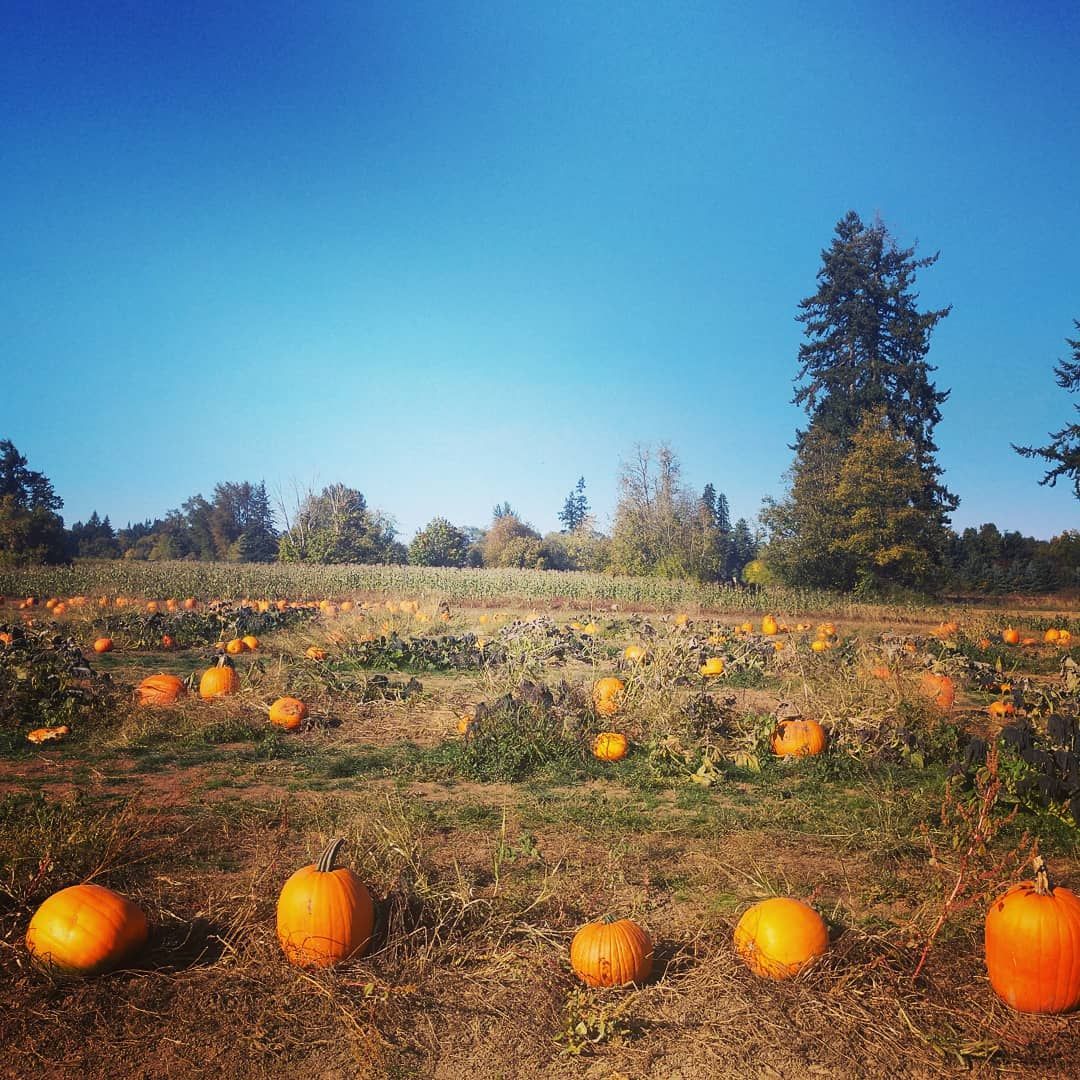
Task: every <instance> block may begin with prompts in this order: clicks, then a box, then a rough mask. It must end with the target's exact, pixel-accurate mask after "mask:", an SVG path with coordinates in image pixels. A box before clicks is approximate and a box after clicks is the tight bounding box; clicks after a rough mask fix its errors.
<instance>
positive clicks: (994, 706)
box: [986, 701, 1016, 720]
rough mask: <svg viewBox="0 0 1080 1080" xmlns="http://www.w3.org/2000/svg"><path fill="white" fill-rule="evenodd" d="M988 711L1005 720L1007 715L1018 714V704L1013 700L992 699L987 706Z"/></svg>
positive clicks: (993, 715)
mask: <svg viewBox="0 0 1080 1080" xmlns="http://www.w3.org/2000/svg"><path fill="white" fill-rule="evenodd" d="M986 711H987V712H988V713H989V714H990V715H991V716H992V717H993V718H994V719H995V720H1004V719H1005V717H1006V716H1014V715H1015V714H1016V706H1015V705H1014V704H1013V703H1012V702H1011V701H991V702H990V704H989V705H987V707H986Z"/></svg>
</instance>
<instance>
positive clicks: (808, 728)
mask: <svg viewBox="0 0 1080 1080" xmlns="http://www.w3.org/2000/svg"><path fill="white" fill-rule="evenodd" d="M824 749H825V729H824V728H823V727H822V726H821V725H820V724H819V723H818V722H817V721H816V720H781V721H780V723H779V724H777V725H776V731H775V732H774V733H773V737H772V750H773V753H774V754H776V755H777V757H814V756H815V755H817V754H820V753H821V751H822V750H824Z"/></svg>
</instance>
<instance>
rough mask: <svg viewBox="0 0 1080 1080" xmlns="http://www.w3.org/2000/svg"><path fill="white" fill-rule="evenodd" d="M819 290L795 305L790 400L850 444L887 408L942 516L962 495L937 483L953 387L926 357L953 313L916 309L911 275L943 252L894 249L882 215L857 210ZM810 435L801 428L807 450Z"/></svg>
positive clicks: (829, 256)
mask: <svg viewBox="0 0 1080 1080" xmlns="http://www.w3.org/2000/svg"><path fill="white" fill-rule="evenodd" d="M821 255H822V267H821V269H820V270H819V271H818V275H817V278H818V289H817V292H816V293H814V295H813V296H808V297H806V298H805V299H804V300H802V301H801V302H800V304H799V308H800V314H799V315H798V316H797V320H798V321H799V322H801V323H802V324H803V326H804V333H805V336H806V338H807V340H806V341H805V342H804V343H803V344H802V345H800V346H799V372H798V375H797V376H796V382H797V383H800V385H798V386H797V387H796V392H795V398H794V402H795V404H797V405H802V406H803V407H804V409H805V410H806V412H807V415H808V416H809V418H810V426H811V427H814V428H819V429H822V430H824V431H826V432H828V433H829V434H831V435H835V436H837V437H838V438H839V440H840V445H841V448H842V449H843V450H844V451H846V450H848V449H849V448H850V445H851V441H852V439H853V438H854V436H855V432H856V431H858V429H859V426H860V425H861V424H862V422H863V418H864V416H865V414H866V413H867V412H868V411H869V410H871V409H879V408H880V409H884V410H885V415H886V417H887V419H888V421H889V424H890V425H891V426H892V427H893V428H894V429H895V430H896V431H897V432H899V433H900V434H901V435H903V436H906V437H907V438H908V439H910V440H911V442H912V443H913V444H914V447H915V454H916V462H917V464H918V466H919V468H920V470H921V472H922V477H923V484H922V486H923V495H922V498H921V500H920V502H921V504H922V505H921V508H922V509H923V510H924V511H926V512H927V513H932V514H939V515H943V514H946V513H948V512H949V511H952V510H955V509H956V507H957V505H958V502H959V500H958V499H957V498H956V497H955V496H954V495H952V494H951V493H950V492H948V491H947V490H946V489H945V487H944V486H943V485H942V484H941V482H940V476H941V469H940V468H939V467H938V465H937V463H936V460H935V458H934V455H935V454H936V452H937V446H936V445H935V444H934V440H933V431H934V427H935V426H936V425H937V423H938V422H939V421H940V420H941V411H940V409H939V406H940V405H941V404H942V403H943V402H944V401H945V400H946V398H947V397H948V396H949V392H948V391H947V390H945V391H939V390H938V389H937V388H936V387H935V386H934V384H933V383H932V382H931V381H930V374H931V372H933V371H935V370H936V369H935V368H934V367H932V366H931V365H930V364H928V363H927V361H926V355H927V353H928V352H929V351H930V335H931V333H932V332H933V330H934V327H935V326H937V324H938V323H939V322H940V321H941V320H942V319H944V318H945V317H946V316H947V315H948V314H949V312H950V311H951V310H952V308H951V305H950V306H949V307H944V308H939V309H938V310H936V311H919V310H918V308H917V301H918V294H917V293H916V292H915V291H914V284H915V275H916V272H917V271H919V270H923V269H925V268H927V267H930V266H933V265H934V263H936V262H937V260H938V256H937V255H936V254H935V255H931V256H929V257H927V258H922V259H917V258H915V249H914V248H913V247H911V248H898V247H897V246H896V242H895V241H894V240H893V238H892V236H890V234H889V231H888V229H887V228H886V227H885V225H884V223H883V222H881V221H880V220H878V221H875V222H874V224H873V225H869V226H868V225H865V224H863V222H862V220H861V219H860V217H859V215H858V214H857V213H855V211H854V210H852V211H849V212H848V213H847V214H846V215H845V216H844V217H843V218H842V219H841V220H840V221H839V222H838V223H837V225H836V235H835V237H834V239H833V242H832V245H831V246H830V247H829V248H828V249H827V250H825V251H823V252H822V253H821ZM805 437H806V433H805V432H799V433H798V434H797V437H796V438H797V441H796V450H799V449H801V447H802V444H803V440H804V439H805Z"/></svg>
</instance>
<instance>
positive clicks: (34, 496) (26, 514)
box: [0, 439, 68, 565]
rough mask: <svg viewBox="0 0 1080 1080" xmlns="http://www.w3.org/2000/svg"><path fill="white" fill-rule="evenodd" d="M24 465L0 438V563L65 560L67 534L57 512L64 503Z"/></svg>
mask: <svg viewBox="0 0 1080 1080" xmlns="http://www.w3.org/2000/svg"><path fill="white" fill-rule="evenodd" d="M27 464H28V463H27V460H26V458H25V457H23V455H22V454H20V453H19V451H18V450H17V449H16V448H15V444H14V443H13V442H12V441H11V440H10V439H2V440H0V565H5V564H14V563H22V562H28V563H58V562H64V561H65V560H66V559H67V557H68V545H67V536H66V534H65V532H64V520H63V518H61V517H60V515H59V514H58V513H57V511H58V510H60V508H61V507H62V506H63V505H64V502H63V500H62V499H61V498H60V497H59V496H58V495H57V494H56V492H55V491H53V486H52V482H51V481H50V480H49V478H48V477H47V476H46V475H45V474H44V473H40V472H35V471H34V470H33V469H29V468H27Z"/></svg>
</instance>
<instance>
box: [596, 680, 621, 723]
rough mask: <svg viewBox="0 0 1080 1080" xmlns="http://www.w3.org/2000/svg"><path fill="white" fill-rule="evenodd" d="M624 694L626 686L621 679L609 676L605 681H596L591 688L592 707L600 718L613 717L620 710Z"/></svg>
mask: <svg viewBox="0 0 1080 1080" xmlns="http://www.w3.org/2000/svg"><path fill="white" fill-rule="evenodd" d="M625 692H626V684H625V683H624V682H623V681H622V679H617V678H615V677H614V676H613V675H609V676H608V677H607V678H605V679H597V681H596V685H595V686H594V687H593V693H592V697H593V705H594V706H595V707H596V711H597V713H599V715H600V716H614V715H615V714H616V713H617V712H618V711H619V710H620V709H621V708H622V702H623V695H624V694H625Z"/></svg>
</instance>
